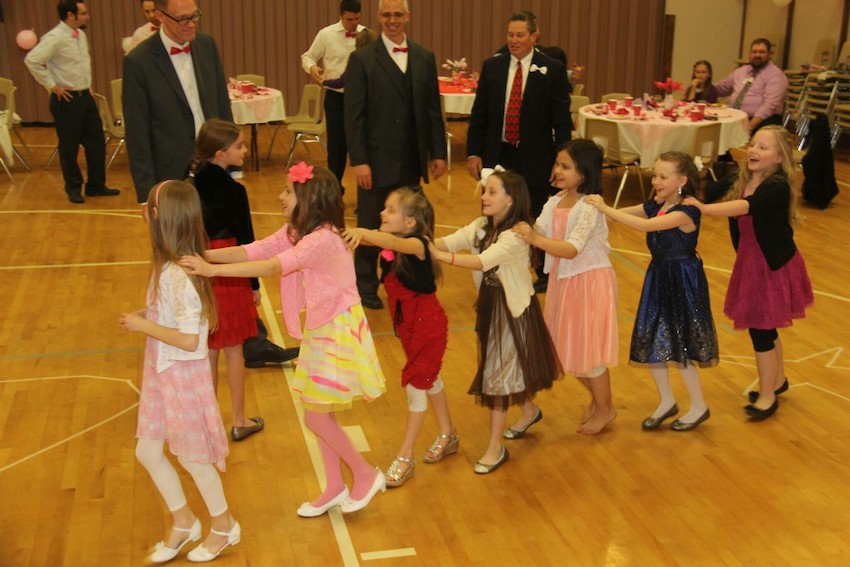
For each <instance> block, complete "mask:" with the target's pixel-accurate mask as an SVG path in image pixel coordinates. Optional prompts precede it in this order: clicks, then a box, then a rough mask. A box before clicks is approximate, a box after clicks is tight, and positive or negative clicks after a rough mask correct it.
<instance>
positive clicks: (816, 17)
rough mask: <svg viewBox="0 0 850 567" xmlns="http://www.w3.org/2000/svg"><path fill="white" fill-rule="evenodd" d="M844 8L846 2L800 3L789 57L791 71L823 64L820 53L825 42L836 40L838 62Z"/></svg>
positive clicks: (804, 0)
mask: <svg viewBox="0 0 850 567" xmlns="http://www.w3.org/2000/svg"><path fill="white" fill-rule="evenodd" d="M815 2H816V6H817V9H815ZM843 8H844V0H797V2H796V3H795V8H794V31H793V36H792V38H791V50H790V52H789V54H788V67H789V68H790V69H795V68H798V67H799V66H800V65H801V64H802V63H810V64H820V54H817V58H816V51H817V45H818V41H819V40H821V39H828V40H832V42H833V45H834V46H835V47H834V49H833V52H832V54H831V57H832V60H833V61H834V59H835V57H836V56H837V55H838V50H839V49H840V48H841V46H840V45H838V40H839V38H840V37H841V16H842V15H843V13H842V11H843Z"/></svg>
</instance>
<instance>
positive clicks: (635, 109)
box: [632, 103, 643, 118]
mask: <svg viewBox="0 0 850 567" xmlns="http://www.w3.org/2000/svg"><path fill="white" fill-rule="evenodd" d="M642 111H643V105H642V104H639V103H638V104H632V112H634V113H635V118H640V113H641V112H642Z"/></svg>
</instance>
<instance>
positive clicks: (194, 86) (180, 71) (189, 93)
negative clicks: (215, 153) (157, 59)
mask: <svg viewBox="0 0 850 567" xmlns="http://www.w3.org/2000/svg"><path fill="white" fill-rule="evenodd" d="M159 37H160V38H162V44H163V45H165V51H167V52H168V53H171V48H172V47H176V48H178V49H184V48H185V47H186V45H185V44H183V45H181V44H179V43H176V42H174V41H171V38H169V37H168V36H167V35H165V31H163V28H160V29H159ZM170 59H171V64H172V65H174V70H175V71H176V72H177V78H178V79H180V84H181V85H182V86H183V92H184V93H185V94H186V100H188V101H189V108H191V109H192V118H193V120H194V121H195V135H197V134H198V131H199V130H200V129H201V126H202V125H203V123H204V109H203V107H202V106H201V95H200V94H199V93H198V82H197V79H196V78H195V67H194V66H193V65H192V53H191V52H189V53H179V54H177V55H171V56H170Z"/></svg>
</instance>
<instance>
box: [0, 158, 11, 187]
mask: <svg viewBox="0 0 850 567" xmlns="http://www.w3.org/2000/svg"><path fill="white" fill-rule="evenodd" d="M0 165H2V166H3V169H4V170H5V171H6V175H8V176H9V181H11V182H12V183H14V182H15V178H14V177H12V172H11V171H9V168H8V167H6V160H4V159H3V158H2V157H0Z"/></svg>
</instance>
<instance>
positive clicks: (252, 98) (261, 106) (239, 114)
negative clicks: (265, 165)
mask: <svg viewBox="0 0 850 567" xmlns="http://www.w3.org/2000/svg"><path fill="white" fill-rule="evenodd" d="M228 94H229V95H230V109H231V111H232V112H233V122H235V123H236V124H239V125H246V124H250V125H251V158H252V160H253V162H254V169H255V170H256V171H259V170H260V153H259V152H258V151H257V125H258V124H266V123H268V122H276V121H281V120H285V119H286V109H285V107H284V104H283V93H282V92H280V91H279V90H277V89H270V88H266V87H259V88H258V89H257V92H255V93H249V94H243V93H242V92H240V91H239V90H236V89H229V90H228Z"/></svg>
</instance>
